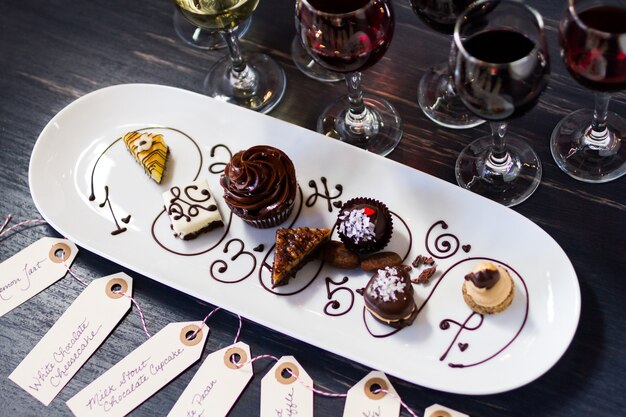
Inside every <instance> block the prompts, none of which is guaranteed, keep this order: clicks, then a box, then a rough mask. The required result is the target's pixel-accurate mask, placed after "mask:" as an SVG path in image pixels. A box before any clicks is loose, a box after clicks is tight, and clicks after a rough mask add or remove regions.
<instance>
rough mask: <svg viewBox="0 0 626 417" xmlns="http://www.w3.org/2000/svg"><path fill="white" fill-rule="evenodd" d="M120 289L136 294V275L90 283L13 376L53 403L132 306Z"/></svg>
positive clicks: (101, 279)
mask: <svg viewBox="0 0 626 417" xmlns="http://www.w3.org/2000/svg"><path fill="white" fill-rule="evenodd" d="M114 291H115V292H114ZM120 291H121V292H123V293H124V294H128V295H130V294H132V279H131V278H130V277H129V276H128V275H126V274H123V273H120V274H115V275H110V276H108V277H105V278H100V279H97V280H95V281H93V282H92V283H91V284H89V286H88V287H87V288H85V290H84V291H83V292H82V293H81V294H80V295H79V296H78V297H77V298H76V300H74V302H73V303H72V305H71V306H70V307H69V308H68V309H67V310H66V311H65V313H63V315H62V316H61V317H60V318H59V320H58V321H57V322H56V323H55V324H54V326H52V328H51V329H50V330H49V331H48V333H46V335H45V336H44V337H43V338H42V339H41V340H40V341H39V343H38V344H37V346H35V347H34V348H33V350H32V351H31V352H30V353H29V354H28V355H27V356H26V358H25V359H24V360H23V361H22V363H20V364H19V365H18V367H17V368H16V369H15V370H14V371H13V373H12V374H11V375H10V376H9V379H11V380H12V381H13V382H15V383H16V384H17V385H19V386H20V387H21V388H22V389H24V390H25V391H26V392H28V393H29V394H31V395H32V396H33V397H35V398H37V399H38V400H39V401H41V402H42V403H44V404H45V405H48V404H50V402H51V401H52V400H53V399H54V397H56V395H57V394H58V393H59V392H60V391H61V390H62V389H63V387H64V386H65V385H66V384H67V383H68V382H69V381H70V379H71V378H72V376H74V374H75V373H76V372H77V371H78V370H79V369H80V367H81V366H83V364H84V363H85V362H87V360H88V359H89V357H90V356H91V355H92V354H93V353H94V352H95V351H96V349H98V347H99V346H100V345H101V344H102V342H104V340H105V339H106V338H107V336H108V335H109V334H110V333H111V332H112V331H113V328H114V327H115V326H116V325H117V323H118V322H119V321H120V320H121V319H122V317H123V316H124V314H125V313H126V312H127V311H128V309H129V308H130V299H129V298H127V297H124V296H123V295H122V294H120V293H119V292H120Z"/></svg>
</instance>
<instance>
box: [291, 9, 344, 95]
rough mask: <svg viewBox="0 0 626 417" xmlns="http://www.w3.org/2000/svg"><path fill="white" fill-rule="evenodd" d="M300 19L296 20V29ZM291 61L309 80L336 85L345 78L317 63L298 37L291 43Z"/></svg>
mask: <svg viewBox="0 0 626 417" xmlns="http://www.w3.org/2000/svg"><path fill="white" fill-rule="evenodd" d="M298 25H299V23H298V19H296V29H297V28H298ZM291 59H292V60H293V63H294V64H295V66H296V68H298V69H299V70H300V72H301V73H303V74H304V75H306V76H307V77H309V78H313V79H314V80H317V81H322V82H325V83H334V82H337V81H341V80H343V79H344V77H343V76H342V75H341V74H337V73H335V72H332V71H329V70H327V69H326V68H324V67H323V66H321V65H320V64H318V63H317V62H315V60H314V59H313V58H311V55H309V53H308V52H307V51H306V48H305V47H304V46H303V45H302V42H300V38H299V37H298V35H296V36H294V37H293V41H291Z"/></svg>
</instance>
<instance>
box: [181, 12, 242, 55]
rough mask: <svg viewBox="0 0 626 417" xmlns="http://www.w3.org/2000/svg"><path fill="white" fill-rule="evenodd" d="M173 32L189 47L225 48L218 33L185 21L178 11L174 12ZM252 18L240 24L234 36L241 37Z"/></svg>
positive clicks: (210, 49)
mask: <svg viewBox="0 0 626 417" xmlns="http://www.w3.org/2000/svg"><path fill="white" fill-rule="evenodd" d="M173 19H174V30H175V31H176V34H177V35H178V37H179V38H180V39H181V40H182V41H183V42H185V43H186V44H187V45H189V46H193V47H194V48H197V49H203V50H207V51H212V50H215V49H221V48H225V47H226V41H225V40H224V38H223V37H222V35H220V33H219V32H218V31H210V30H207V29H201V28H199V27H197V26H196V25H194V24H193V23H191V22H190V21H188V20H187V19H185V16H183V15H182V13H181V12H180V11H178V9H175V10H174V18H173ZM251 22H252V16H250V17H249V18H247V19H246V20H244V21H243V22H241V24H240V25H239V26H238V27H237V28H236V29H235V35H237V36H238V37H240V38H241V37H242V36H243V35H245V34H246V32H247V31H248V29H249V28H250V23H251Z"/></svg>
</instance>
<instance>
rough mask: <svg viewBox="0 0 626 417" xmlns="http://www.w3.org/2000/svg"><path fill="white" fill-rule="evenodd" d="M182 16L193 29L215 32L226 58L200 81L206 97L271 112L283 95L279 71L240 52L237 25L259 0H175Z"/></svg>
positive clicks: (269, 61) (269, 60) (266, 59)
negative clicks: (202, 81)
mask: <svg viewBox="0 0 626 417" xmlns="http://www.w3.org/2000/svg"><path fill="white" fill-rule="evenodd" d="M175 4H176V6H177V8H178V9H179V10H180V12H181V13H182V15H183V16H184V17H185V18H186V19H187V20H189V21H190V22H191V23H193V24H194V25H196V26H198V27H200V28H201V29H206V30H208V31H219V32H220V33H221V35H222V36H223V37H224V40H225V41H226V44H227V46H228V50H229V56H228V57H224V58H222V59H221V60H219V61H218V62H217V63H216V64H215V65H213V67H212V68H211V69H210V71H209V74H208V75H207V77H206V78H205V80H204V91H205V93H206V94H207V95H209V96H211V97H214V98H216V99H218V100H222V101H225V102H228V103H232V104H236V105H238V106H241V107H245V108H248V109H251V110H256V111H258V112H262V113H267V112H269V111H270V110H272V109H273V108H274V107H275V106H276V104H278V102H279V101H280V99H281V98H282V97H283V94H284V93H285V86H286V78H285V73H284V71H283V69H282V68H281V67H280V66H279V65H278V64H277V63H276V62H275V61H274V60H273V59H272V58H270V57H269V56H267V55H264V54H247V55H246V56H245V57H244V56H243V54H242V52H241V48H240V45H239V38H238V37H237V36H236V34H235V29H236V28H237V25H239V24H240V23H242V22H243V21H244V20H246V19H247V18H249V17H250V16H251V15H252V13H253V12H254V10H255V9H256V7H257V5H258V4H259V0H175Z"/></svg>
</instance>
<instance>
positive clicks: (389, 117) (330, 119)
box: [317, 93, 402, 156]
mask: <svg viewBox="0 0 626 417" xmlns="http://www.w3.org/2000/svg"><path fill="white" fill-rule="evenodd" d="M363 102H364V103H365V106H366V107H367V108H368V109H369V110H370V111H371V112H372V115H373V117H374V119H375V120H377V121H378V131H377V132H376V133H375V134H374V135H372V136H366V135H355V134H352V133H350V132H349V131H348V130H347V128H346V123H345V118H346V114H347V112H348V108H349V102H348V96H343V97H341V98H340V99H339V100H337V101H335V102H334V103H332V104H331V105H329V106H328V107H327V108H326V109H325V110H324V112H323V113H322V115H321V116H320V117H319V119H318V120H317V131H318V132H320V133H322V134H323V135H326V136H328V137H331V138H334V139H339V140H341V141H343V142H346V143H349V144H351V145H354V146H357V147H359V148H361V149H365V150H367V151H370V152H372V153H375V154H378V155H382V156H386V155H388V154H389V153H390V152H391V151H393V150H394V149H395V148H396V146H398V144H399V143H400V140H401V139H402V119H400V116H399V114H398V111H397V110H396V109H395V108H394V107H393V106H392V105H391V103H389V102H388V101H387V100H385V99H384V98H382V97H379V96H376V95H373V94H368V93H365V94H364V95H363Z"/></svg>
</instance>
